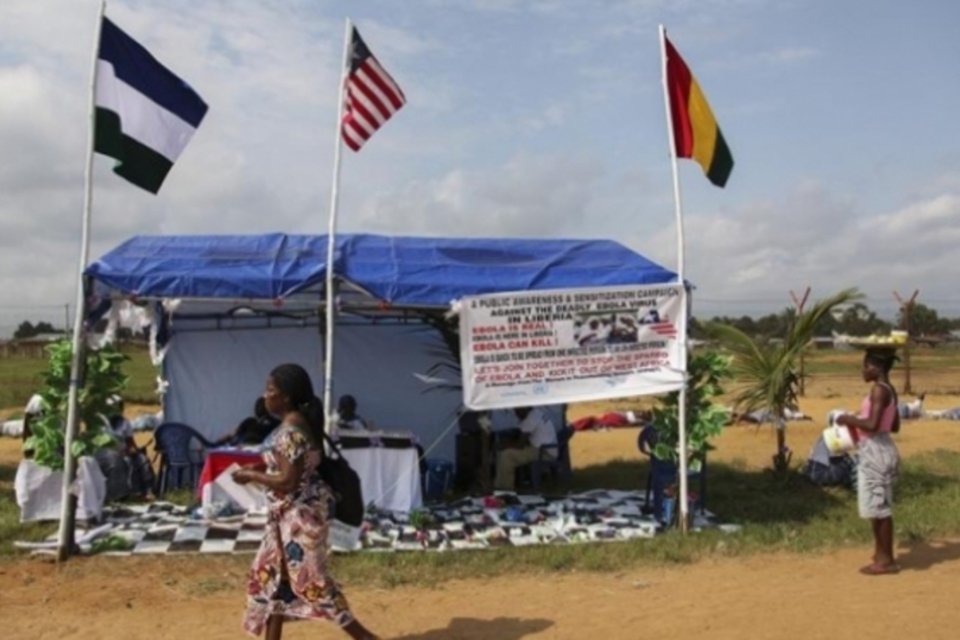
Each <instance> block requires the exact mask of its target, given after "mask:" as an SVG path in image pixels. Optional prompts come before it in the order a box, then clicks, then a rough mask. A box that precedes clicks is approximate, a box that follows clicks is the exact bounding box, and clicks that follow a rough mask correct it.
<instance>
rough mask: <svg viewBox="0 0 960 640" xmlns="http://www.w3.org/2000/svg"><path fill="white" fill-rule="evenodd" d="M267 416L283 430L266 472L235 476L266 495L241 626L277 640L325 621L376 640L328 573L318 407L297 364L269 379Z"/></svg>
mask: <svg viewBox="0 0 960 640" xmlns="http://www.w3.org/2000/svg"><path fill="white" fill-rule="evenodd" d="M263 399H264V402H265V403H266V407H267V411H269V412H270V413H271V414H272V415H274V416H276V417H278V418H280V419H281V420H282V423H281V424H280V426H279V427H277V429H276V431H275V432H274V433H273V434H272V437H271V441H270V447H269V449H268V450H267V451H265V453H264V460H265V462H266V471H265V472H263V471H258V470H255V469H251V468H244V469H239V470H237V471H235V472H234V474H233V479H234V480H235V481H236V482H238V483H240V484H246V483H248V482H256V483H258V484H261V485H263V486H264V487H266V489H267V497H268V516H267V526H266V532H265V534H264V538H263V542H262V543H261V544H260V549H259V550H258V551H257V556H256V558H254V561H253V566H252V567H251V568H250V575H249V580H248V582H247V612H246V615H245V617H244V621H243V626H244V629H246V630H247V631H248V632H249V633H250V634H252V635H255V636H259V635H260V634H261V633H262V632H264V630H266V633H265V635H264V637H265V638H267V640H278V639H279V638H280V636H281V633H282V631H283V621H284V620H288V619H289V620H298V619H301V620H311V619H328V620H332V621H333V622H335V623H336V624H337V625H339V626H340V627H341V628H342V629H343V630H344V631H346V632H347V633H348V634H349V635H350V636H351V637H352V638H360V639H375V638H376V636H375V635H373V633H371V632H370V631H369V630H367V629H366V628H365V627H364V626H363V625H362V624H360V622H359V621H358V620H357V619H356V618H355V617H354V616H353V613H351V611H350V607H349V606H348V605H347V600H346V598H344V596H343V593H342V592H341V591H340V587H339V585H338V584H337V583H336V581H334V579H333V578H332V577H331V576H330V574H329V573H328V570H327V548H328V547H327V509H328V506H329V504H330V498H331V496H330V489H329V487H327V485H326V484H324V483H323V482H322V481H321V480H320V479H319V476H318V475H317V473H316V472H317V466H318V465H319V464H320V459H321V456H322V451H323V448H322V439H323V435H322V434H323V422H324V417H323V405H322V403H321V402H320V400H319V399H318V398H317V397H316V396H315V395H314V393H313V384H312V382H311V381H310V376H309V374H307V372H306V371H305V370H304V369H303V367H301V366H299V365H296V364H284V365H280V366H279V367H277V368H276V369H274V370H273V371H271V372H270V376H269V377H268V378H267V386H266V390H265V391H264V394H263Z"/></svg>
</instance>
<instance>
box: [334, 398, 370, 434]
mask: <svg viewBox="0 0 960 640" xmlns="http://www.w3.org/2000/svg"><path fill="white" fill-rule="evenodd" d="M337 428H338V429H369V428H370V426H369V425H368V424H367V421H366V420H364V419H363V418H361V417H360V416H359V414H357V399H356V398H354V397H353V396H351V395H342V396H340V402H338V403H337Z"/></svg>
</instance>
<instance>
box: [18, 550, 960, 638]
mask: <svg viewBox="0 0 960 640" xmlns="http://www.w3.org/2000/svg"><path fill="white" fill-rule="evenodd" d="M901 553H902V555H901V561H902V563H903V566H904V570H903V572H901V573H900V574H899V575H897V576H884V577H880V578H876V577H872V578H871V577H864V576H861V575H859V574H858V573H857V571H856V568H857V567H858V566H859V565H860V564H862V562H863V560H864V557H863V556H864V555H865V553H864V552H863V551H860V550H844V551H840V552H833V553H827V554H822V555H803V556H796V555H788V554H776V555H763V556H754V557H751V558H747V559H736V560H734V559H721V560H712V561H703V562H699V563H697V564H694V565H690V566H683V567H669V568H650V569H643V570H631V571H627V572H624V573H618V574H602V575H601V574H574V575H561V576H557V575H549V576H530V575H526V576H519V577H510V578H498V579H494V580H463V581H454V582H449V583H446V584H444V585H442V586H440V587H438V588H436V589H427V588H413V587H405V588H400V589H391V590H354V591H352V592H350V593H349V594H348V595H349V596H350V600H351V603H352V605H353V607H354V610H355V611H356V612H357V613H358V614H359V615H361V616H362V617H363V619H364V620H365V621H366V622H367V623H368V624H369V625H370V626H372V627H374V628H376V629H378V630H379V631H380V633H382V634H383V636H384V637H385V638H402V639H404V640H413V639H418V640H426V639H431V640H440V639H447V638H464V639H473V638H476V639H480V638H487V639H498V640H511V639H514V638H570V639H579V638H587V637H594V638H598V639H599V638H625V639H630V638H657V637H662V638H667V637H675V638H711V639H719V640H724V639H727V638H729V639H731V640H733V639H735V638H736V639H740V638H776V639H778V640H781V639H784V638H824V639H828V638H829V639H831V640H832V639H835V638H854V637H870V638H875V639H877V640H881V639H886V638H890V639H894V638H898V639H899V638H902V637H903V635H904V633H905V632H909V633H910V634H911V636H912V637H916V638H925V639H936V638H956V637H957V624H958V623H960V612H958V610H957V608H956V603H957V596H958V595H960V587H958V584H960V562H958V559H960V541H955V542H945V543H940V544H937V545H935V546H927V545H925V546H918V547H914V548H912V549H908V550H902V551H901ZM104 573H110V574H112V575H110V576H106V575H103V574H104ZM241 573H242V566H241V565H239V564H238V563H237V562H236V561H228V560H227V559H222V560H221V559H211V560H208V561H199V562H198V561H196V560H193V561H189V560H185V559H182V558H181V559H175V560H172V561H171V559H169V558H168V559H140V558H126V559H123V560H118V559H110V558H97V559H92V560H84V561H81V562H78V563H76V564H75V565H72V566H70V567H68V568H67V569H66V570H64V571H61V572H60V573H58V572H57V570H56V569H55V567H53V566H52V565H49V564H38V563H36V562H31V563H16V564H14V565H0V576H2V578H3V583H4V585H5V586H4V593H3V601H2V602H3V605H2V610H3V619H4V630H5V632H6V633H5V637H7V638H37V639H47V638H49V639H53V638H129V639H131V640H132V639H140V638H143V639H148V638H161V637H179V638H203V639H204V640H218V639H221V638H224V639H226V638H238V637H241V636H242V634H241V632H240V631H239V626H238V625H239V616H240V611H241V609H242V605H243V602H242V598H241V596H240V589H239V581H240V574H241ZM201 576H206V578H205V579H206V580H207V582H206V583H202V582H200V583H198V582H197V581H198V580H199V579H200V577H201ZM223 582H235V583H237V584H238V588H236V589H221V590H218V591H216V592H215V593H213V594H210V595H205V594H204V592H203V591H204V584H207V585H213V586H218V585H219V586H222V583H223ZM878 602H879V603H882V604H879V605H878V604H877V603H878ZM288 631H289V633H287V634H285V637H287V638H308V637H311V638H325V637H330V638H333V637H339V636H338V634H337V633H336V631H335V629H333V628H331V627H330V626H329V625H326V624H322V625H318V624H315V623H311V624H305V623H301V624H297V625H292V626H290V627H289V628H288ZM344 637H345V636H344Z"/></svg>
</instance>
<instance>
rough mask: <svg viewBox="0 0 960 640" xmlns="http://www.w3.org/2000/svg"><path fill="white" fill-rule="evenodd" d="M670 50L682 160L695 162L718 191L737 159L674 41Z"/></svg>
mask: <svg viewBox="0 0 960 640" xmlns="http://www.w3.org/2000/svg"><path fill="white" fill-rule="evenodd" d="M666 48H667V92H668V94H669V95H670V118H671V120H672V121H673V141H674V144H675V145H676V151H677V157H678V158H692V159H693V160H695V161H696V162H697V163H699V164H700V166H701V167H703V172H704V173H705V174H706V175H707V179H708V180H710V182H712V183H713V184H715V185H717V186H718V187H722V186H724V185H725V184H726V183H727V178H729V177H730V172H731V171H732V170H733V156H732V155H731V154H730V148H729V147H728V146H727V141H726V140H724V138H723V134H722V133H721V132H720V127H719V126H717V120H716V118H714V117H713V111H711V110H710V105H709V104H708V103H707V98H706V96H704V95H703V91H701V90H700V85H699V84H698V83H697V80H696V78H694V77H693V74H691V73H690V69H689V68H688V67H687V64H686V63H685V62H684V61H683V58H681V57H680V54H679V53H677V50H676V49H675V48H674V47H673V44H672V43H671V42H670V40H666Z"/></svg>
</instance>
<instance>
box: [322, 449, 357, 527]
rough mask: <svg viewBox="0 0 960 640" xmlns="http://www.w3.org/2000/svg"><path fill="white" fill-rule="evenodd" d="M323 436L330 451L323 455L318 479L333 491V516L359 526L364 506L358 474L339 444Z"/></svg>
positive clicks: (353, 525) (345, 522)
mask: <svg viewBox="0 0 960 640" xmlns="http://www.w3.org/2000/svg"><path fill="white" fill-rule="evenodd" d="M323 437H324V439H325V440H326V441H327V443H329V445H330V452H329V453H328V454H326V455H324V456H323V460H322V461H321V462H320V469H319V473H320V479H321V480H323V481H324V482H325V483H326V484H327V485H328V486H329V487H330V490H331V491H332V492H333V499H334V502H335V503H336V506H335V507H334V512H333V517H334V518H335V519H336V520H339V521H340V522H343V523H344V524H348V525H350V526H352V527H359V526H360V525H361V524H363V515H364V507H365V505H364V503H363V489H362V488H361V487H360V476H358V475H357V472H356V471H354V470H353V468H352V467H351V466H350V463H349V462H347V460H346V458H344V457H343V454H342V453H341V451H340V445H339V444H337V443H336V442H334V441H333V440H332V439H331V438H330V436H328V435H327V434H323Z"/></svg>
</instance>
